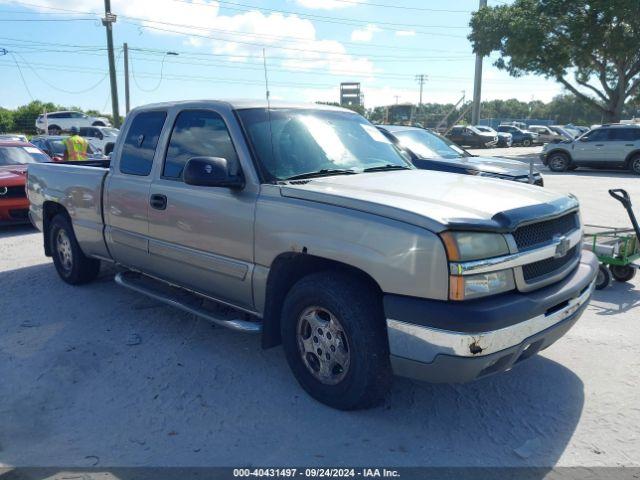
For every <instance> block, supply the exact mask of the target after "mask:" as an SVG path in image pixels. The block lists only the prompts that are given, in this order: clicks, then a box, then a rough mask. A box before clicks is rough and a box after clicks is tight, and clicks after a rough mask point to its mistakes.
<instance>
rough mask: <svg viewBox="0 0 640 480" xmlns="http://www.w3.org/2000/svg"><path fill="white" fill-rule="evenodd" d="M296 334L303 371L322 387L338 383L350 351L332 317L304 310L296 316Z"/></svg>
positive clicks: (320, 310)
mask: <svg viewBox="0 0 640 480" xmlns="http://www.w3.org/2000/svg"><path fill="white" fill-rule="evenodd" d="M296 334H297V335H296V336H297V340H298V351H299V353H300V356H301V357H302V362H303V363H304V365H305V367H306V368H307V370H309V372H310V373H311V374H312V375H313V376H314V377H315V378H316V379H317V380H319V381H320V382H322V383H324V384H325V385H335V384H337V383H339V382H341V381H342V380H343V379H344V377H345V376H346V375H347V372H348V371H349V365H350V364H351V350H350V348H349V342H348V340H347V336H346V334H345V333H344V329H343V328H342V325H341V324H340V322H339V321H338V319H337V318H336V316H335V315H333V314H332V313H331V312H329V311H328V310H326V309H324V308H321V307H308V308H306V309H305V310H304V311H303V312H302V313H301V314H300V316H299V317H298V325H297V327H296Z"/></svg>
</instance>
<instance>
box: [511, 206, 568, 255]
mask: <svg viewBox="0 0 640 480" xmlns="http://www.w3.org/2000/svg"><path fill="white" fill-rule="evenodd" d="M576 228H578V214H577V213H576V212H572V213H569V214H568V215H563V216H562V217H558V218H554V219H553V220H545V221H542V222H538V223H531V224H529V225H524V226H522V227H519V228H517V229H516V231H515V232H513V238H514V240H515V242H516V245H517V247H518V250H519V251H522V250H527V249H529V248H533V247H536V246H537V245H540V244H544V243H548V242H550V241H551V240H552V239H553V237H555V236H556V235H566V234H567V233H569V232H572V231H573V230H575V229H576Z"/></svg>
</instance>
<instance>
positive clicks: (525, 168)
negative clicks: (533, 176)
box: [458, 157, 537, 177]
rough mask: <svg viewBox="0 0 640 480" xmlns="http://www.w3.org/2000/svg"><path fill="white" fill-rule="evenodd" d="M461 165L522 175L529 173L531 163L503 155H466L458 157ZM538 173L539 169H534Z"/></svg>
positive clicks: (484, 170)
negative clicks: (510, 158)
mask: <svg viewBox="0 0 640 480" xmlns="http://www.w3.org/2000/svg"><path fill="white" fill-rule="evenodd" d="M458 162H459V163H460V164H461V165H464V164H467V165H469V168H470V169H473V170H479V171H482V172H489V173H497V174H500V175H510V176H513V177H521V176H523V175H528V174H529V165H528V164H526V163H523V162H519V161H517V160H509V159H508V158H501V157H465V158H460V159H458ZM534 172H536V173H537V170H536V169H534Z"/></svg>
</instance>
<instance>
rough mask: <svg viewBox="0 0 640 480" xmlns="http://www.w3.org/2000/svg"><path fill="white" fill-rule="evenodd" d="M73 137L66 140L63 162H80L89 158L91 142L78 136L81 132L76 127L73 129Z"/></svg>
mask: <svg viewBox="0 0 640 480" xmlns="http://www.w3.org/2000/svg"><path fill="white" fill-rule="evenodd" d="M70 131H71V136H69V137H67V138H65V139H64V146H65V149H64V156H63V160H64V161H65V162H66V161H71V162H78V161H83V160H86V159H87V158H88V156H87V150H88V149H89V142H88V141H87V139H86V138H84V137H81V136H80V135H78V132H79V131H80V130H79V129H78V127H76V126H75V125H74V126H73V127H71V129H70Z"/></svg>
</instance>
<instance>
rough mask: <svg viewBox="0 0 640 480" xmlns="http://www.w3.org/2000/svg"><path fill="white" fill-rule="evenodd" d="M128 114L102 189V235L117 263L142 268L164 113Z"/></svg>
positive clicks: (145, 260) (146, 263) (144, 112)
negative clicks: (155, 163)
mask: <svg viewBox="0 0 640 480" xmlns="http://www.w3.org/2000/svg"><path fill="white" fill-rule="evenodd" d="M130 115H134V117H133V119H132V120H131V122H130V123H129V125H128V127H127V130H126V131H124V132H123V134H124V135H125V138H124V142H119V143H118V145H116V150H115V151H114V152H113V158H114V159H115V160H116V161H115V162H114V163H113V165H112V167H111V172H109V175H108V176H107V182H106V185H105V189H104V191H105V194H104V196H105V198H104V216H105V224H106V228H105V237H106V240H107V244H108V247H109V250H110V252H111V256H112V257H113V258H114V259H115V260H116V261H117V262H119V263H122V264H124V265H126V266H128V267H133V268H138V269H141V270H146V268H147V267H148V264H149V253H148V252H149V239H148V235H149V188H150V186H151V180H152V177H151V171H152V167H153V163H154V156H156V147H157V146H158V140H159V138H160V134H161V132H162V128H163V126H164V123H165V120H166V117H167V112H166V111H165V110H150V111H142V112H139V113H133V112H132V113H131V114H130ZM157 161H158V160H156V162H157Z"/></svg>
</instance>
